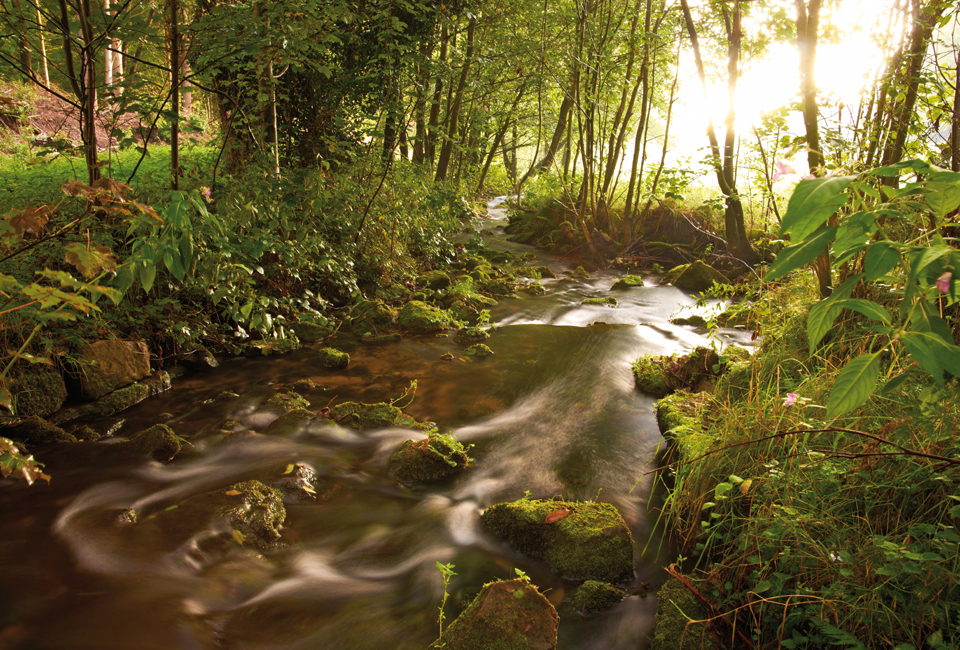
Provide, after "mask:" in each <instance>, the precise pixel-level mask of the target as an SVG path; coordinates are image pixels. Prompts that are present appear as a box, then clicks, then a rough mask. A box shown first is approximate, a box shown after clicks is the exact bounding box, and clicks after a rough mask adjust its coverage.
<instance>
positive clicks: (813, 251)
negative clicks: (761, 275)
mask: <svg viewBox="0 0 960 650" xmlns="http://www.w3.org/2000/svg"><path fill="white" fill-rule="evenodd" d="M836 233H837V227H836V226H827V227H825V228H821V229H820V230H818V231H817V232H816V233H815V234H814V235H813V236H812V237H810V238H808V239H805V240H804V241H802V242H800V243H799V244H794V245H793V246H788V247H787V248H784V249H783V250H782V251H780V254H779V255H777V259H776V260H774V262H773V264H771V265H770V270H769V271H767V275H766V276H765V278H766V280H768V281H773V280H776V279H777V278H781V277H783V276H784V275H786V274H787V273H789V272H790V271H792V270H794V269H798V268H800V267H801V266H803V265H804V264H809V263H810V262H812V261H813V260H815V259H816V258H817V256H818V255H820V253H822V252H823V251H824V250H825V249H826V247H827V244H828V243H830V240H832V239H833V236H834V235H835V234H836Z"/></svg>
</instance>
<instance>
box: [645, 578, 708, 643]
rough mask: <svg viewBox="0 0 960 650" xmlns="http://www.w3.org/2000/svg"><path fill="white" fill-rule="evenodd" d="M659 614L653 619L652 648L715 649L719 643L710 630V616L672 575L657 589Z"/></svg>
mask: <svg viewBox="0 0 960 650" xmlns="http://www.w3.org/2000/svg"><path fill="white" fill-rule="evenodd" d="M657 600H658V602H657V615H656V618H655V619H654V628H653V643H652V644H651V645H650V650H714V649H715V648H716V647H717V646H716V645H715V644H714V642H713V638H712V637H711V636H710V634H709V632H708V631H707V624H706V623H690V625H687V623H688V622H689V621H703V620H705V619H706V618H708V617H707V615H706V614H705V612H704V611H703V609H702V608H701V607H700V605H699V604H698V603H697V599H696V598H695V597H694V596H693V594H691V593H690V591H689V590H688V589H687V588H686V587H684V586H683V584H682V583H681V582H680V581H679V580H677V579H676V578H670V579H669V580H667V581H666V582H665V583H663V586H662V587H660V589H659V590H658V591H657Z"/></svg>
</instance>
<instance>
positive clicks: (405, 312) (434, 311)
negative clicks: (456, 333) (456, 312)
mask: <svg viewBox="0 0 960 650" xmlns="http://www.w3.org/2000/svg"><path fill="white" fill-rule="evenodd" d="M397 325H399V326H400V328H401V329H403V330H405V331H407V332H412V333H414V334H429V333H430V332H436V331H437V330H441V329H445V328H447V327H452V326H453V317H452V316H451V315H450V313H449V312H447V311H445V310H443V309H439V308H437V307H434V306H433V305H428V304H427V303H425V302H421V301H419V300H411V301H410V302H408V303H406V304H405V305H404V306H403V309H401V310H400V317H399V318H398V319H397Z"/></svg>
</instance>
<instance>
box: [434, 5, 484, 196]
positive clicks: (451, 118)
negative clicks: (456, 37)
mask: <svg viewBox="0 0 960 650" xmlns="http://www.w3.org/2000/svg"><path fill="white" fill-rule="evenodd" d="M476 31H477V19H476V18H471V19H470V23H469V25H468V26H467V50H466V52H465V58H464V62H463V68H462V69H461V70H460V82H459V83H458V84H457V92H456V95H455V96H454V99H453V103H452V104H451V105H450V112H449V114H448V116H447V137H446V139H445V140H444V142H443V146H442V147H441V149H440V157H439V158H438V159H437V173H436V176H435V180H436V181H438V182H439V181H443V180H445V179H446V177H447V167H448V166H449V163H450V155H451V153H453V143H454V139H455V138H456V135H457V127H458V122H459V120H460V106H461V104H462V103H463V91H464V90H465V89H466V87H467V78H468V75H469V73H470V62H471V61H472V60H473V38H474V35H475V34H476Z"/></svg>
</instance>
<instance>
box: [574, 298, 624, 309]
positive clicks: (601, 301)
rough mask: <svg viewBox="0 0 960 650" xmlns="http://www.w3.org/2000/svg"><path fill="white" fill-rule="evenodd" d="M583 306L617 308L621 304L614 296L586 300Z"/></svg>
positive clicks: (582, 303)
mask: <svg viewBox="0 0 960 650" xmlns="http://www.w3.org/2000/svg"><path fill="white" fill-rule="evenodd" d="M580 304H581V305H600V306H602V307H616V306H617V305H618V304H619V303H618V302H617V299H616V298H614V297H613V296H605V297H603V298H585V299H584V300H583V302H581V303H580Z"/></svg>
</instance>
